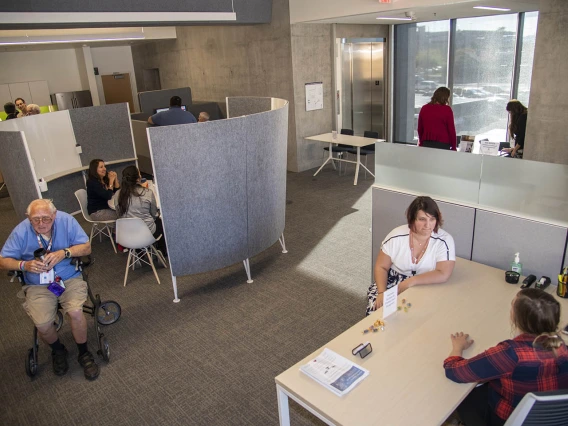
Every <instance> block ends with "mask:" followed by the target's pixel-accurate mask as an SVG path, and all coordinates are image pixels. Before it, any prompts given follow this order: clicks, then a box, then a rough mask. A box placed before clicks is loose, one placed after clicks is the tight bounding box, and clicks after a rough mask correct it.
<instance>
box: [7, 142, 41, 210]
mask: <svg viewBox="0 0 568 426" xmlns="http://www.w3.org/2000/svg"><path fill="white" fill-rule="evenodd" d="M0 152H1V153H2V155H0V170H2V174H3V175H4V182H6V187H7V188H8V191H10V198H11V200H12V205H13V206H14V210H15V211H16V215H17V216H18V218H20V219H22V220H23V219H25V218H26V208H27V207H28V205H29V204H30V203H31V202H32V201H33V200H36V199H38V198H42V197H41V195H40V194H41V193H40V192H39V188H38V185H37V183H36V181H35V177H34V176H35V172H34V170H33V168H32V165H31V163H30V161H29V160H28V158H29V157H28V155H27V152H26V147H25V144H24V139H23V137H22V132H0Z"/></svg>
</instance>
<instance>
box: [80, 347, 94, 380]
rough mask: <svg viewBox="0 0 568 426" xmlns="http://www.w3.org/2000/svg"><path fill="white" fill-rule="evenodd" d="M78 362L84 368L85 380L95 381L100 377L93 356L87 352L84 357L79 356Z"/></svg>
mask: <svg viewBox="0 0 568 426" xmlns="http://www.w3.org/2000/svg"><path fill="white" fill-rule="evenodd" d="M77 361H79V364H81V367H83V372H84V373H85V379H87V380H95V379H96V378H97V377H99V366H98V365H97V364H96V362H95V359H94V358H93V354H91V353H90V352H88V351H87V352H85V353H84V354H83V355H81V356H79V358H77Z"/></svg>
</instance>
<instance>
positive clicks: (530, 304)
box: [444, 288, 568, 426]
mask: <svg viewBox="0 0 568 426" xmlns="http://www.w3.org/2000/svg"><path fill="white" fill-rule="evenodd" d="M510 315H511V322H512V324H513V326H514V327H515V329H516V331H517V333H516V334H517V336H516V337H514V338H513V339H510V340H505V341H503V342H501V343H499V344H498V345H497V346H494V347H492V348H489V349H487V350H486V351H484V352H482V353H480V354H479V355H477V356H474V357H473V358H470V359H465V358H463V357H462V354H463V351H464V350H466V349H468V348H469V347H470V346H471V345H472V344H473V340H469V339H468V338H469V335H468V334H464V333H462V332H458V333H456V334H452V335H451V340H452V347H453V349H452V352H451V353H450V355H449V356H448V358H446V360H445V361H444V369H445V370H446V377H448V379H450V380H453V381H454V382H457V383H471V382H486V385H483V386H478V387H476V388H475V389H474V390H473V391H472V392H471V393H470V394H469V395H468V397H467V398H466V399H465V400H464V401H463V402H462V404H461V405H460V406H459V407H458V413H459V415H460V417H461V420H462V421H464V422H465V423H466V425H475V424H487V425H492V426H494V425H503V424H504V423H505V421H506V420H507V419H508V418H509V416H510V415H511V413H512V412H513V410H514V409H515V407H516V406H517V405H518V404H519V402H520V401H521V399H523V397H524V396H525V394H527V393H528V392H540V391H552V390H557V389H568V349H567V348H566V345H565V343H564V342H563V340H562V338H561V337H560V334H559V332H558V323H559V322H560V304H559V303H558V301H557V300H556V299H555V298H554V296H552V295H550V294H548V293H546V292H544V291H542V290H540V289H536V288H527V289H524V290H521V291H520V292H519V293H517V296H516V297H515V299H513V302H512V303H511V314H510Z"/></svg>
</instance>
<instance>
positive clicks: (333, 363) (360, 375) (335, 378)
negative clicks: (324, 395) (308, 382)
mask: <svg viewBox="0 0 568 426" xmlns="http://www.w3.org/2000/svg"><path fill="white" fill-rule="evenodd" d="M300 371H301V372H302V373H304V374H306V375H308V376H309V377H311V378H312V379H314V380H315V381H316V382H318V383H319V384H320V385H322V386H323V387H325V388H327V389H329V390H330V391H332V392H333V393H335V394H336V395H339V396H343V395H345V394H346V393H349V392H350V391H351V389H353V388H354V387H355V386H357V384H358V383H359V382H361V381H362V380H363V379H364V378H365V377H367V376H368V375H369V371H368V370H366V369H364V368H362V367H360V366H358V365H357V364H355V363H354V362H351V361H349V360H348V359H346V358H343V357H342V356H341V355H338V354H336V353H335V352H333V351H332V350H329V349H327V348H325V349H324V350H323V352H322V353H321V354H320V355H318V356H317V357H316V358H315V359H313V360H311V361H310V362H309V363H308V364H306V365H303V366H302V367H300Z"/></svg>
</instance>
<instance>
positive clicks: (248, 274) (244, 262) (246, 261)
mask: <svg viewBox="0 0 568 426" xmlns="http://www.w3.org/2000/svg"><path fill="white" fill-rule="evenodd" d="M243 264H244V265H245V272H246V273H247V278H248V279H247V283H248V284H251V283H252V282H253V280H252V278H251V276H250V262H249V259H248V257H247V258H246V259H245V260H243Z"/></svg>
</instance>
